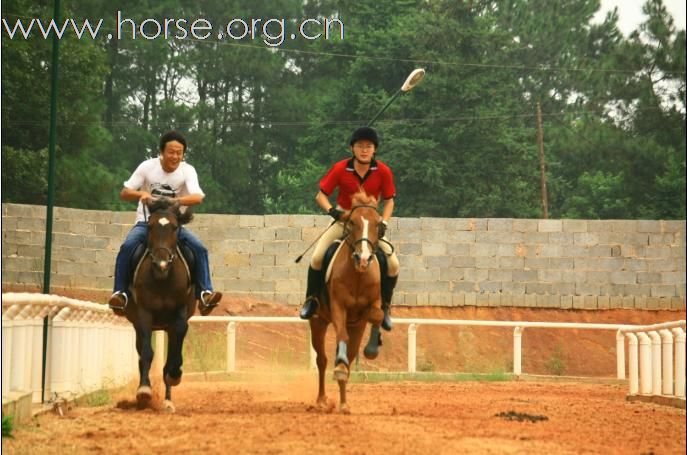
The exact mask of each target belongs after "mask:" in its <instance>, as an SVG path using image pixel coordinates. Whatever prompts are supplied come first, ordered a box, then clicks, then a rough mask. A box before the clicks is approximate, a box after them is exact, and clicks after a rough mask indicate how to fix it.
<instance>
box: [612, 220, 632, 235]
mask: <svg viewBox="0 0 687 455" xmlns="http://www.w3.org/2000/svg"><path fill="white" fill-rule="evenodd" d="M610 224H611V230H612V231H613V232H637V220H612V221H611V222H610Z"/></svg>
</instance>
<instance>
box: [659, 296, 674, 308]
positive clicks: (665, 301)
mask: <svg viewBox="0 0 687 455" xmlns="http://www.w3.org/2000/svg"><path fill="white" fill-rule="evenodd" d="M672 298H673V297H659V299H658V308H659V309H660V310H670V300H671V299H672Z"/></svg>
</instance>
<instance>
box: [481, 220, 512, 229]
mask: <svg viewBox="0 0 687 455" xmlns="http://www.w3.org/2000/svg"><path fill="white" fill-rule="evenodd" d="M487 230H488V231H502V232H511V231H512V230H513V219H512V218H488V219H487Z"/></svg>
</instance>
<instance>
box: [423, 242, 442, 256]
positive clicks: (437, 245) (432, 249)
mask: <svg viewBox="0 0 687 455" xmlns="http://www.w3.org/2000/svg"><path fill="white" fill-rule="evenodd" d="M445 254H446V244H445V243H443V242H422V255H423V256H443V255H445Z"/></svg>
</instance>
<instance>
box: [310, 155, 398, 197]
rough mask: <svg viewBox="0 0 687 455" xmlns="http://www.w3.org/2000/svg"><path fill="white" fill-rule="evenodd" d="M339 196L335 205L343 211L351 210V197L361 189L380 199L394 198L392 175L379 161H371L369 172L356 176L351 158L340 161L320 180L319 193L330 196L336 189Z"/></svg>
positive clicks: (394, 189) (387, 167)
mask: <svg viewBox="0 0 687 455" xmlns="http://www.w3.org/2000/svg"><path fill="white" fill-rule="evenodd" d="M337 187H338V188H339V195H338V196H337V197H336V203H337V204H339V205H340V206H341V207H342V208H343V209H345V210H350V209H351V197H352V196H353V195H354V194H355V193H357V192H358V191H359V189H360V187H362V188H363V189H364V190H365V192H366V193H367V194H368V195H370V196H374V197H376V198H377V200H379V199H380V196H381V197H382V198H383V199H391V198H392V197H394V196H396V187H395V186H394V175H393V174H392V172H391V169H389V166H387V165H386V164H384V163H382V162H381V161H377V160H374V159H373V160H372V162H370V170H368V171H367V174H365V175H364V176H360V175H358V173H357V172H356V171H355V168H354V167H353V158H350V159H346V160H341V161H339V162H338V163H336V164H335V165H334V166H332V168H331V169H330V170H329V172H327V175H325V176H324V177H323V178H322V180H320V191H322V192H323V193H324V194H326V195H327V196H330V195H331V194H332V193H333V192H334V190H335V189H336V188H337Z"/></svg>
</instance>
